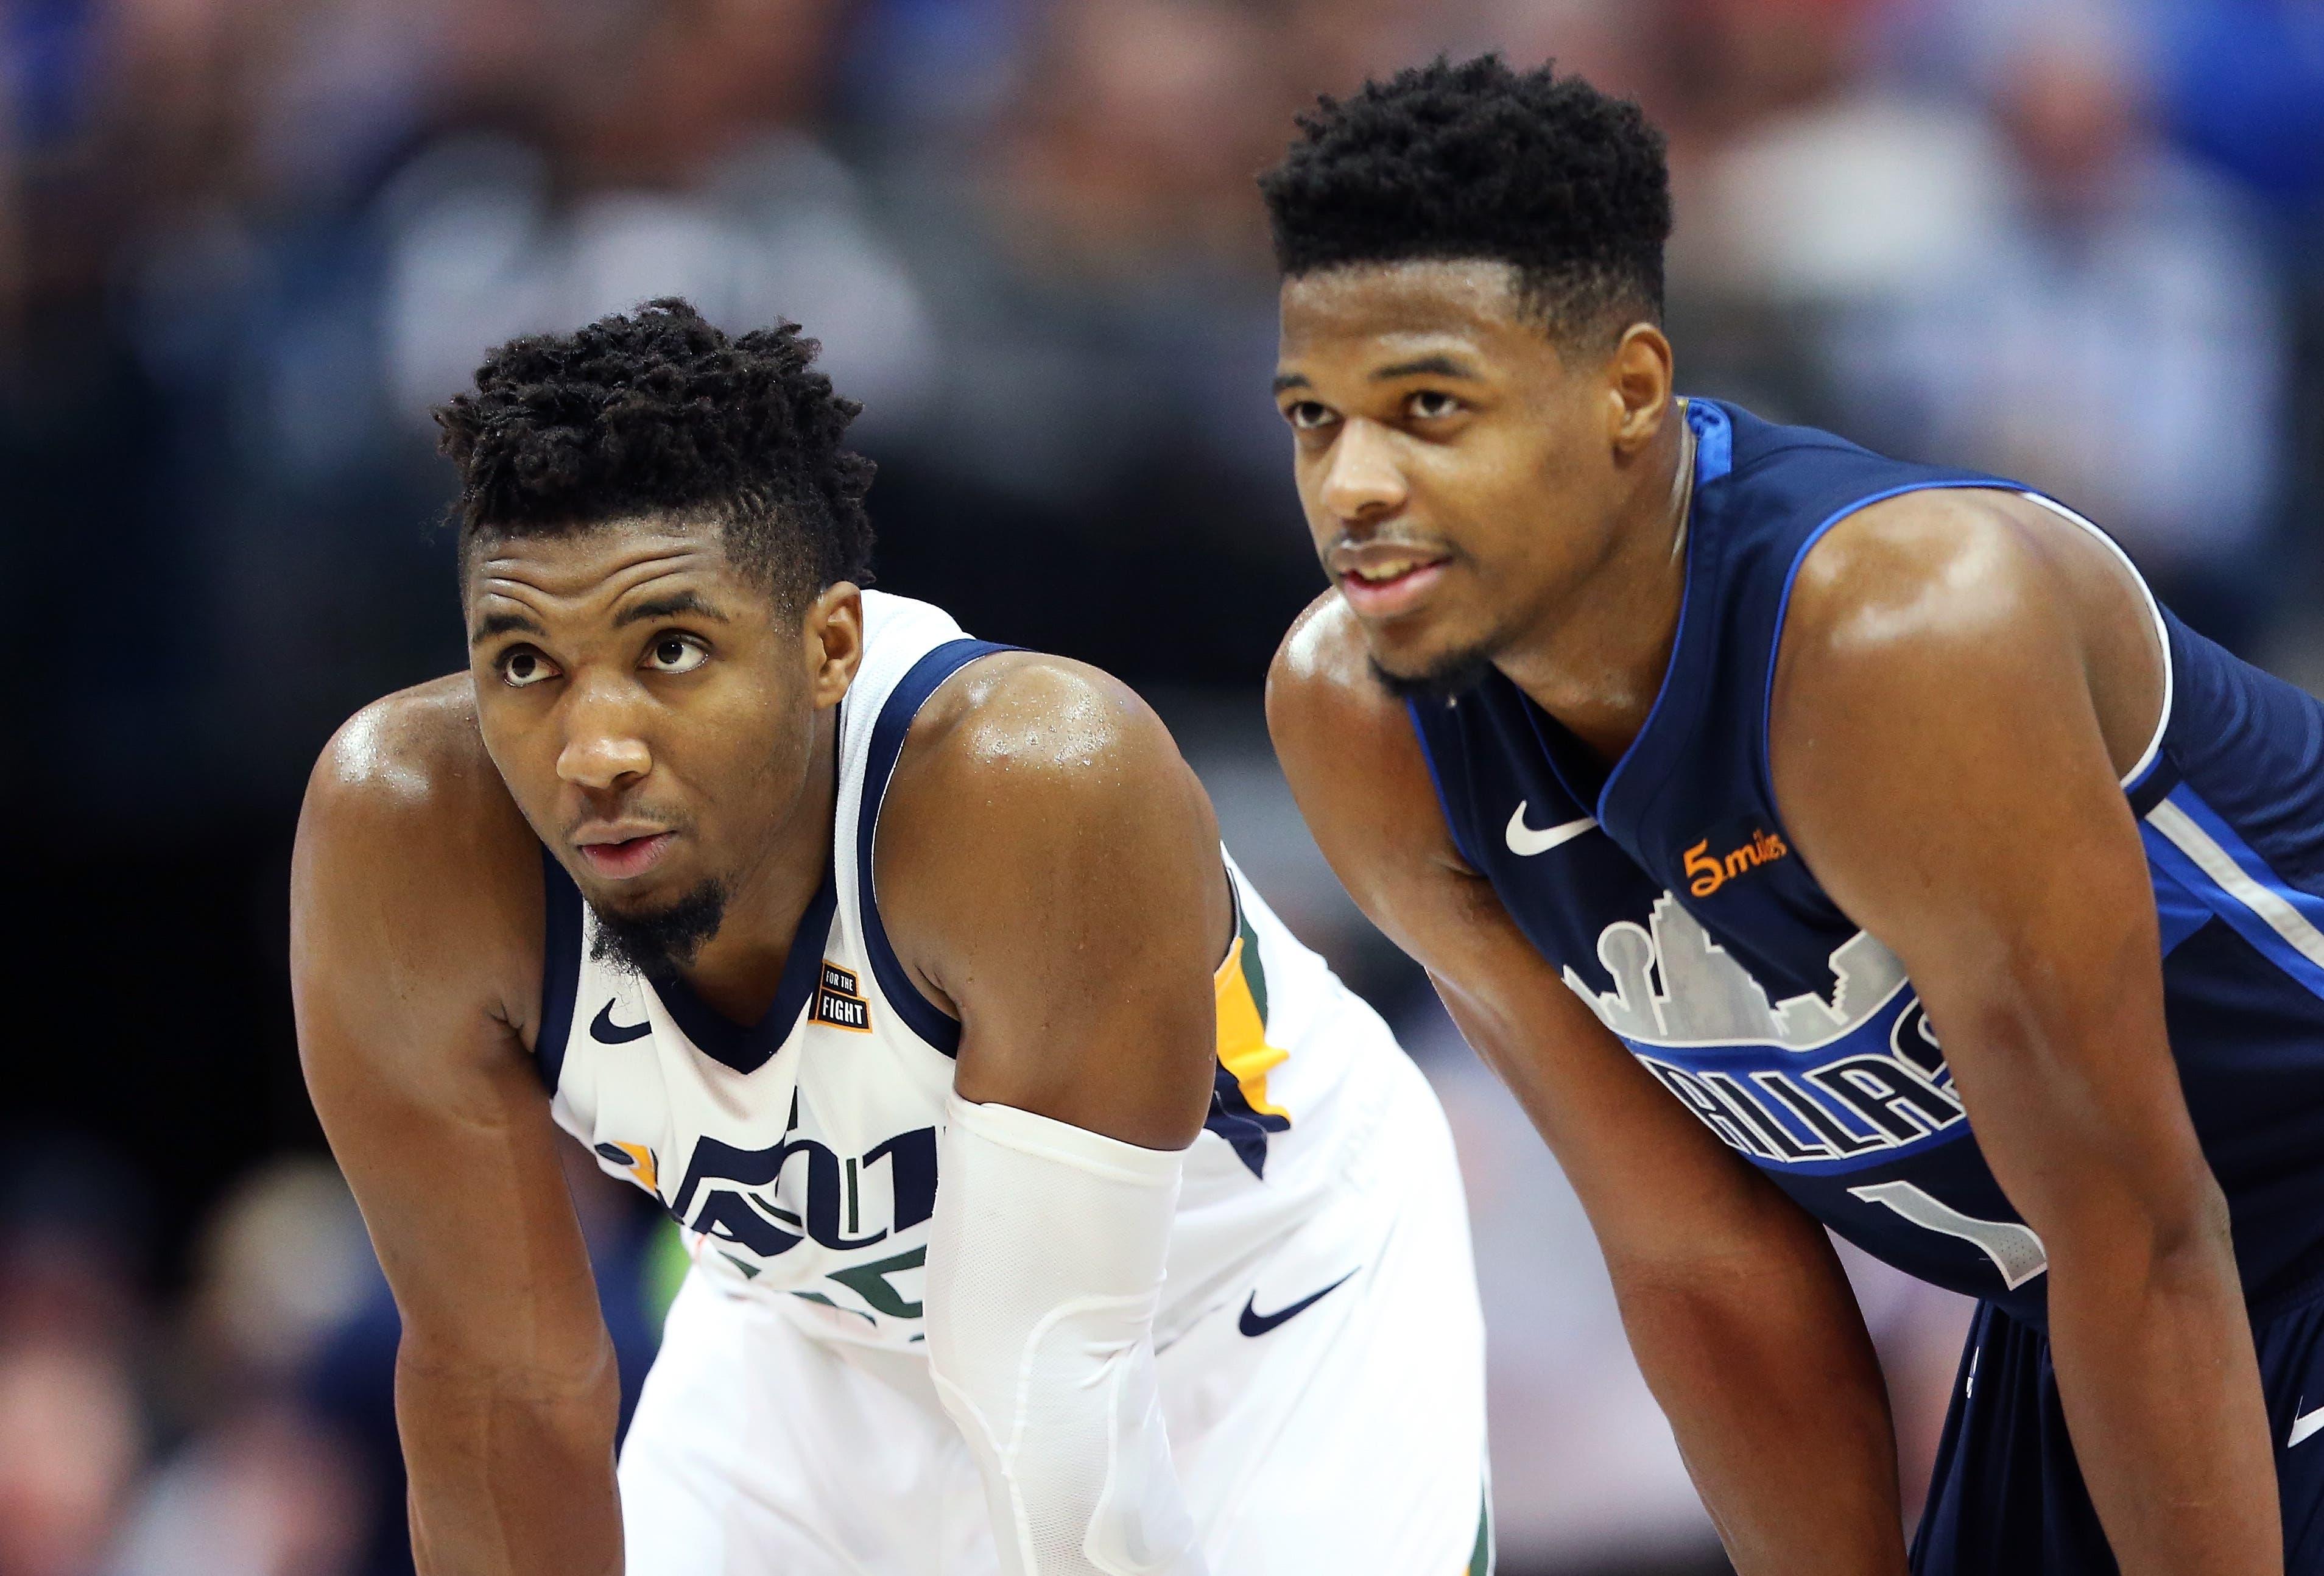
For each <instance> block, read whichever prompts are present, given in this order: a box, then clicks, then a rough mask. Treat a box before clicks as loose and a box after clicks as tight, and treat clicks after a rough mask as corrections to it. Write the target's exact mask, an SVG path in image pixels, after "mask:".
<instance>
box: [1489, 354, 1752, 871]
mask: <svg viewBox="0 0 2324 1576" xmlns="http://www.w3.org/2000/svg"><path fill="white" fill-rule="evenodd" d="M1686 420H1687V425H1688V426H1690V427H1692V428H1693V429H1694V475H1693V476H1692V478H1690V479H1689V481H1688V483H1687V498H1686V509H1687V513H1688V515H1689V516H1692V514H1693V512H1694V499H1695V495H1696V494H1697V493H1700V492H1701V490H1702V489H1703V488H1705V487H1708V486H1710V485H1711V484H1713V483H1715V482H1718V481H1720V480H1722V479H1723V478H1724V477H1725V476H1726V475H1727V473H1728V472H1729V471H1730V470H1732V469H1733V468H1734V465H1735V429H1734V426H1733V425H1732V424H1731V423H1730V422H1729V420H1728V419H1727V412H1726V411H1724V410H1720V408H1719V407H1718V406H1716V405H1714V404H1712V403H1711V401H1708V400H1689V401H1687V402H1686ZM1701 540H1702V532H1701V531H1699V530H1694V529H1693V528H1692V521H1690V522H1689V526H1688V530H1687V533H1686V544H1685V550H1686V577H1685V579H1684V580H1683V581H1682V582H1681V583H1680V585H1679V594H1678V622H1677V624H1676V625H1674V628H1673V631H1672V634H1671V654H1670V659H1669V661H1668V662H1666V663H1665V665H1664V667H1663V681H1662V683H1661V684H1660V685H1658V686H1657V687H1655V704H1654V705H1650V706H1648V707H1647V708H1646V721H1645V723H1641V724H1640V725H1639V728H1638V732H1637V735H1636V737H1634V738H1632V739H1631V741H1630V744H1629V748H1628V749H1627V750H1624V751H1622V757H1621V759H1620V760H1617V761H1615V762H1614V765H1613V769H1612V770H1609V771H1608V772H1607V773H1606V776H1605V779H1604V780H1603V781H1601V782H1600V784H1599V785H1598V795H1597V797H1596V798H1594V799H1581V800H1580V802H1581V803H1583V804H1586V805H1588V806H1590V807H1591V810H1592V811H1593V812H1594V813H1595V814H1596V815H1597V817H1598V825H1600V826H1604V825H1609V824H1610V823H1609V822H1608V821H1607V819H1606V806H1607V805H1608V803H1609V801H1610V800H1611V799H1612V797H1613V794H1614V785H1615V783H1616V782H1618V781H1619V780H1620V779H1621V777H1622V774H1623V773H1624V772H1625V771H1626V770H1628V769H1629V766H1630V763H1631V762H1632V761H1634V760H1637V758H1638V744H1639V742H1640V741H1641V740H1644V739H1646V738H1647V737H1648V736H1649V735H1651V734H1652V733H1654V731H1655V718H1657V717H1658V716H1660V715H1661V714H1662V710H1663V705H1664V704H1665V702H1667V701H1668V700H1669V699H1670V697H1671V695H1672V693H1673V692H1674V690H1675V689H1676V688H1677V687H1678V685H1677V678H1678V675H1679V672H1680V667H1679V647H1680V646H1681V645H1682V644H1683V643H1684V641H1685V640H1686V631H1687V618H1686V611H1687V605H1688V604H1690V603H1692V601H1693V600H1694V586H1695V581H1696V579H1697V578H1698V576H1697V575H1696V574H1695V549H1696V548H1698V547H1699V546H1700V545H1701ZM1534 731H1535V733H1540V731H1541V724H1540V723H1537V722H1536V723H1535V724H1534ZM1543 750H1544V753H1545V754H1549V755H1550V765H1551V768H1552V770H1555V769H1556V764H1557V762H1556V758H1555V756H1554V753H1552V752H1551V751H1549V749H1548V742H1547V741H1546V740H1544V741H1543ZM1558 775H1559V776H1560V778H1561V779H1562V778H1563V775H1564V774H1563V772H1559V774H1558ZM1569 791H1570V785H1569ZM1577 797H1578V796H1577Z"/></svg>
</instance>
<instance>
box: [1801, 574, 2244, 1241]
mask: <svg viewBox="0 0 2324 1576" xmlns="http://www.w3.org/2000/svg"><path fill="white" fill-rule="evenodd" d="M1985 579H1986V580H1987V584H1986V585H1983V586H1982V587H1980V589H1979V590H1978V594H1976V595H1975V596H1973V597H1969V598H1966V599H1964V600H1962V601H1961V602H1960V603H1959V604H1953V605H1948V604H1947V602H1946V600H1945V598H1944V596H1943V595H1941V594H1939V595H1937V596H1934V597H1932V598H1930V599H1927V600H1924V601H1923V603H1921V604H1918V605H1915V606H1913V607H1911V608H1909V609H1907V610H1905V612H1904V614H1903V615H1901V616H1894V617H1890V618H1886V619H1867V618H1863V617H1855V616H1849V615H1846V614H1842V613H1834V612H1832V611H1831V610H1830V609H1828V608H1826V609H1819V608H1818V607H1817V606H1816V605H1815V601H1814V598H1813V597H1811V599H1810V605H1809V608H1808V615H1809V616H1808V622H1807V623H1806V625H1805V627H1804V628H1803V629H1802V630H1800V631H1796V632H1795V633H1794V634H1793V635H1789V636H1787V637H1786V650H1785V652H1784V668H1783V670H1782V672H1781V673H1780V675H1779V684H1778V694H1777V699H1776V709H1775V718H1774V721H1775V728H1774V730H1773V734H1772V739H1771V747H1772V751H1773V771H1774V776H1775V788H1776V791H1777V794H1778V797H1779V798H1780V799H1781V801H1782V804H1783V815H1784V823H1785V825H1786V826H1787V827H1788V828H1789V829H1790V831H1791V833H1792V834H1793V837H1794V843H1795V844H1796V846H1797V847H1798V849H1799V851H1800V853H1801V856H1802V857H1803V859H1804V860H1805V861H1806V862H1808V864H1809V865H1810V866H1811V867H1812V868H1813V870H1814V871H1815V872H1816V876H1817V879H1818V880H1819V882H1820V883H1821V885H1822V886H1823V888H1824V889H1825V890H1826V891H1827V892H1828V893H1830V895H1831V898H1832V899H1833V900H1834V901H1835V902H1836V903H1838V904H1839V906H1840V908H1841V909H1842V910H1843V911H1844V912H1846V913H1847V914H1848V915H1849V917H1851V918H1852V919H1853V920H1855V921H1856V922H1857V923H1858V924H1859V925H1861V926H1863V927H1864V928H1865V929H1866V930H1867V931H1869V932H1870V933H1871V934H1872V935H1876V936H1877V937H1878V938H1879V939H1880V940H1881V941H1882V942H1884V943H1885V944H1886V945H1888V946H1889V947H1890V948H1891V949H1892V950H1894V951H1895V953H1896V954H1897V955H1898V957H1899V958H1900V959H1901V960H1902V961H1903V963H1904V966H1905V970H1906V972H1907V973H1908V974H1909V975H1910V977H1911V979H1912V981H1913V984H1914V990H1915V991H1917V992H1918V993H1919V994H1920V997H1921V999H1922V1001H1923V1005H1924V1006H1925V1008H1926V1009H1927V1011H1928V1014H1929V1020H1930V1023H1931V1025H1932V1028H1934V1029H1935V1031H1936V1033H1937V1034H1938V1035H1939V1036H1940V1037H1941V1040H1942V1042H1943V1045H1944V1048H1945V1053H1946V1057H1947V1060H1948V1062H1949V1063H1950V1065H1951V1068H1952V1071H1953V1075H1954V1078H1955V1080H1956V1082H1957V1083H1958V1084H1959V1086H1960V1092H1961V1095H1962V1097H1963V1101H1964V1104H1965V1106H1966V1109H1967V1110H1968V1111H1969V1120H1970V1121H1971V1123H1972V1125H1973V1126H1974V1128H1975V1129H1976V1130H1977V1132H1978V1136H1979V1139H1980V1143H1981V1146H1982V1147H1983V1149H1984V1151H1985V1153H1986V1157H1987V1161H1988V1163H1989V1164H1990V1165H1991V1166H1992V1167H1993V1169H1994V1173H1995V1175H1996V1177H1997V1179H1998V1180H1999V1181H2000V1182H2001V1184H2002V1185H2003V1187H2004V1189H2005V1190H2006V1192H2008V1193H2009V1194H2010V1196H2011V1198H2012V1200H2013V1202H2015V1203H2016V1204H2017V1206H2018V1208H2019V1209H2020V1210H2022V1211H2024V1212H2026V1213H2027V1215H2028V1218H2029V1219H2030V1220H2034V1221H2035V1223H2036V1225H2037V1227H2038V1226H2039V1225H2040V1224H2041V1223H2042V1220H2041V1219H2038V1218H2037V1217H2042V1218H2047V1219H2050V1220H2052V1221H2055V1220H2056V1219H2057V1218H2058V1215H2059V1212H2061V1210H2073V1209H2077V1208H2079V1207H2080V1201H2084V1200H2088V1199H2089V1198H2091V1197H2093V1196H2095V1195H2096V1194H2097V1193H2098V1192H2101V1191H2111V1192H2113V1193H2115V1194H2116V1195H2117V1196H2120V1197H2126V1198H2128V1197H2135V1196H2137V1195H2139V1194H2149V1195H2150V1196H2153V1197H2161V1196H2164V1195H2167V1194H2171V1193H2172V1192H2174V1191H2183V1189H2184V1187H2185V1185H2186V1184H2188V1183H2189V1182H2190V1180H2191V1179H2192V1178H2193V1177H2194V1176H2195V1175H2197V1173H2198V1171H2199V1167H2200V1165H2201V1161H2200V1156H2199V1150H2198V1148H2197V1147H2196V1145H2195V1140H2194V1135H2193V1128H2192V1124H2191V1121H2190V1119H2189V1118H2188V1115H2187V1111H2186V1105H2185V1101H2184V1100H2183V1097H2182V1096H2181V1093H2180V1090H2179V1085H2178V1079H2177V1071H2176V1067H2175V1065H2174V1064H2173V1063H2172V1057H2171V1052H2170V1046H2169V1044H2168V1040H2167V1037H2166V1036H2165V1033H2164V1028H2163V982H2162V968H2161V956H2162V949H2161V943H2160V938H2159V934H2158V928H2157V921H2156V916H2155V908H2154V900H2153V886H2152V880H2151V877H2150V875H2149V873H2148V870H2147V865H2146V858H2145V852H2144V845H2143V843H2142V840H2141V834H2140V832H2139V829H2138V825H2137V822H2136V820H2135V816H2133V814H2132V812H2131V809H2130V806H2129V804H2128V801H2127V799H2126V796H2125V795H2124V793H2123V791H2122V788H2121V787H2120V784H2119V782H2118V780H2117V779H2116V773H2115V767H2114V762H2113V760H2112V757H2111V754H2110V752H2109V751H2108V749H2107V742H2106V740H2105V737H2104V734H2103V731H2102V729H2101V727H2100V723H2099V720H2098V713H2097V709H2096V706H2095V705H2094V703H2093V700H2092V697H2091V692H2090V684H2089V676H2088V671H2087V665H2086V662H2085V659H2084V656H2083V654H2082V652H2081V651H2080V648H2079V646H2078V644H2077V641H2076V637H2075V636H2074V634H2073V632H2072V630H2071V627H2070V622H2069V620H2068V619H2067V617H2066V616H2065V614H2064V613H2063V611H2062V610H2061V608H2060V607H2059V606H2058V605H2057V604H2056V601H2055V599H2054V597H2053V596H2052V594H2051V593H2050V591H2049V590H2048V588H2047V587H2046V586H2045V584H2044V582H2043V576H2042V574H2041V572H2040V569H2039V567H2038V565H2033V564H2026V563H2013V562H2011V561H2010V560H2009V559H2008V558H2006V555H2005V556H2004V557H2003V558H2002V560H2001V561H2000V562H1999V563H1998V564H1997V565H1993V566H1991V567H1989V572H1988V573H1987V576H1985ZM1837 594H1838V593H1828V595H1837ZM2100 1177H2102V1178H2105V1179H2106V1180H2107V1182H2108V1183H2109V1184H2111V1187H2110V1188H2109V1189H2105V1190H2099V1189H2093V1188H2092V1187H2090V1186H2089V1185H2087V1184H2088V1183H2089V1182H2090V1181H2091V1180H2092V1179H2093V1178H2100Z"/></svg>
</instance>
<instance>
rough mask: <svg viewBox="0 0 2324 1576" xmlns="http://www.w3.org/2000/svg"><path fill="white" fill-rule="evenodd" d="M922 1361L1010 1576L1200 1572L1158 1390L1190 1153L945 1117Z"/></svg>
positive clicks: (984, 1110) (1004, 1110) (1009, 1120)
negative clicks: (1174, 1230) (978, 1485)
mask: <svg viewBox="0 0 2324 1576" xmlns="http://www.w3.org/2000/svg"><path fill="white" fill-rule="evenodd" d="M945 1119H946V1122H947V1124H948V1125H947V1126H946V1128H945V1134H944V1137H943V1138H942V1139H941V1140H940V1142H939V1145H938V1158H937V1164H936V1175H937V1176H938V1177H939V1178H941V1182H940V1184H939V1185H938V1187H937V1190H936V1218H935V1219H934V1220H933V1221H930V1222H929V1227H928V1232H929V1235H928V1266H927V1336H928V1364H929V1369H930V1371H931V1372H932V1373H933V1374H934V1376H935V1378H936V1394H937V1395H938V1396H940V1397H941V1398H942V1399H943V1402H944V1405H945V1411H946V1412H948V1413H950V1414H951V1415H952V1418H953V1421H954V1423H956V1424H959V1425H960V1430H961V1433H963V1434H964V1435H965V1436H966V1437H967V1439H968V1443H969V1448H970V1449H971V1450H972V1451H973V1452H975V1455H976V1460H977V1465H978V1467H979V1469H980V1470H982V1473H983V1476H984V1497H985V1502H986V1504H987V1505H989V1506H990V1507H991V1512H992V1535H993V1541H994V1542H995V1543H996V1544H999V1545H1000V1550H1001V1570H1002V1571H1007V1572H1009V1573H1010V1576H1202V1573H1203V1557H1202V1551H1201V1550H1200V1548H1199V1547H1198V1546H1197V1545H1196V1541H1195V1535H1194V1522H1193V1520H1192V1518H1191V1517H1189V1516H1188V1515H1187V1514H1186V1507H1185V1500H1184V1499H1183V1498H1181V1496H1180V1494H1179V1490H1178V1479H1177V1475H1176V1472H1175V1471H1174V1470H1172V1467H1171V1464H1170V1443H1169V1440H1168V1438H1167V1436H1166V1435H1165V1434H1164V1433H1163V1427H1162V1407H1161V1402H1160V1398H1159V1396H1158V1395H1157V1392H1156V1389H1155V1380H1154V1309H1155V1304H1156V1303H1157V1300H1158V1298H1159V1295H1160V1290H1161V1286H1162V1267H1163V1258H1164V1255H1165V1251H1166V1249H1167V1247H1168V1245H1169V1239H1170V1223H1171V1220H1172V1217H1173V1215H1174V1214H1175V1213H1176V1210H1177V1204H1178V1177H1179V1172H1180V1169H1181V1167H1182V1165H1183V1157H1181V1156H1179V1155H1177V1154H1174V1153H1167V1152H1164V1151H1159V1150H1154V1149H1141V1148H1139V1147H1137V1146H1136V1145H1133V1144H1125V1143H1122V1142H1121V1141H1120V1140H1119V1139H1115V1138H1106V1137H1104V1136H1103V1135H1102V1134H1098V1133H1093V1132H1089V1131H1086V1130H1084V1129H1081V1128H1076V1127H1069V1126H1067V1125H1066V1124H1065V1123H1064V1122H1060V1121H1052V1120H1050V1119H1048V1118H1047V1117H1042V1116H1035V1115H1033V1114H1031V1113H1030V1112H1028V1111H1018V1110H1015V1109H1013V1108H1011V1107H1009V1106H1005V1105H972V1104H970V1103H969V1102H967V1101H964V1100H962V1099H960V1098H959V1097H958V1096H957V1095H954V1096H953V1097H952V1098H951V1099H950V1100H949V1101H947V1102H946V1105H945Z"/></svg>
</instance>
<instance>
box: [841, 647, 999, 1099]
mask: <svg viewBox="0 0 2324 1576" xmlns="http://www.w3.org/2000/svg"><path fill="white" fill-rule="evenodd" d="M1013 650H1018V648H1017V647H1014V646H1006V645H1001V644H1000V643H998V642H996V641H973V640H968V639H966V638H963V639H961V640H957V641H945V643H944V644H943V645H941V646H938V647H936V649H935V650H931V651H929V652H928V654H927V656H925V657H922V658H921V659H919V660H918V661H917V662H915V663H913V664H912V666H911V668H909V670H908V671H907V672H906V673H905V675H904V677H902V678H901V679H899V681H898V682H897V685H896V687H895V688H893V689H891V690H890V691H889V692H888V698H887V699H886V700H885V701H884V702H883V703H881V707H880V719H879V721H878V722H876V723H873V724H872V725H871V745H870V747H869V749H868V750H867V751H866V752H865V759H864V763H863V798H862V808H861V809H860V810H859V811H858V813H857V816H856V822H855V826H856V834H855V842H856V849H855V859H856V867H855V868H856V879H855V890H856V893H857V899H856V900H857V903H858V905H859V906H860V907H861V908H862V914H863V948H864V951H865V952H866V953H868V954H870V955H871V974H872V977H873V978H874V979H876V980H878V981H879V982H880V991H881V994H882V995H884V996H885V997H887V999H888V1004H889V1005H890V1006H891V1007H893V1008H894V1009H896V1012H897V1014H898V1016H899V1017H900V1018H903V1020H904V1022H905V1024H906V1026H907V1027H908V1028H910V1029H911V1031H912V1032H913V1033H914V1034H916V1035H918V1036H919V1037H920V1038H922V1039H924V1040H926V1041H927V1043H928V1044H929V1045H931V1046H935V1047H936V1049H937V1050H939V1051H941V1052H943V1053H944V1054H945V1055H947V1056H954V1055H959V1054H960V1020H959V1019H958V1018H954V1017H953V1016H952V1015H951V1014H950V1013H948V1012H946V1011H945V1009H943V1008H941V1007H938V1006H937V1005H936V1003H935V1002H933V1001H931V1000H928V999H927V997H926V996H924V995H922V994H921V993H920V988H919V987H918V985H915V984H913V983H912V978H911V975H910V974H908V972H905V969H904V964H903V961H902V960H901V959H899V958H898V957H897V956H896V949H895V947H894V946H893V945H890V942H889V940H888V927H887V926H885V925H883V924H882V923H881V919H880V896H879V889H878V888H877V887H876V886H874V885H873V883H872V879H871V854H872V847H873V844H874V843H875V842H876V841H877V839H878V836H879V832H880V806H881V802H882V801H883V800H884V799H885V798H886V797H887V793H888V779H890V777H892V776H894V775H895V771H896V761H897V759H898V758H899V756H901V755H902V754H903V752H904V739H905V736H906V735H907V734H908V733H910V732H911V731H912V719H913V718H914V717H916V716H918V714H919V711H920V708H921V707H922V706H924V705H927V701H928V697H929V696H932V695H934V694H936V690H937V689H938V688H939V687H942V685H943V684H944V681H945V679H947V678H950V677H952V676H953V675H954V674H955V673H957V672H959V671H960V670H961V669H962V668H965V667H967V666H968V665H969V664H970V663H971V662H973V661H975V660H976V659H978V658H980V657H990V656H991V655H992V654H993V653H994V652H996V651H1013Z"/></svg>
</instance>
